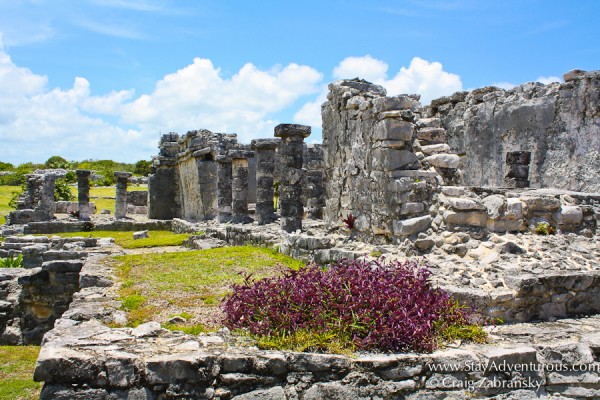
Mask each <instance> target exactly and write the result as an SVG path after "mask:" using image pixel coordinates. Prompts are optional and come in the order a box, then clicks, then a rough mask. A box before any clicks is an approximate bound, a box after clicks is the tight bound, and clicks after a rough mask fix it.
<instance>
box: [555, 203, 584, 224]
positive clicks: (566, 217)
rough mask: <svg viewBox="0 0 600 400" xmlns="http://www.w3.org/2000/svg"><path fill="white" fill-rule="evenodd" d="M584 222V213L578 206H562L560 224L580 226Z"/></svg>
mask: <svg viewBox="0 0 600 400" xmlns="http://www.w3.org/2000/svg"><path fill="white" fill-rule="evenodd" d="M582 220H583V212H582V211H581V208H580V207H577V206H562V207H561V210H560V216H559V217H558V223H559V224H561V225H579V224H581V221H582Z"/></svg>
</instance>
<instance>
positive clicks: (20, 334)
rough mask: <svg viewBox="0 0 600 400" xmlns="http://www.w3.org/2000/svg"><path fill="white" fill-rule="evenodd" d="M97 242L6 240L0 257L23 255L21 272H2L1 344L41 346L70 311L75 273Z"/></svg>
mask: <svg viewBox="0 0 600 400" xmlns="http://www.w3.org/2000/svg"><path fill="white" fill-rule="evenodd" d="M96 245H97V239H84V238H54V239H49V238H48V237H43V236H42V237H34V236H25V237H7V238H6V239H5V241H4V243H2V244H1V245H0V257H7V256H17V255H18V254H22V255H23V266H24V268H14V269H13V268H10V269H9V268H0V344H4V345H21V344H22V345H30V344H37V345H39V344H40V343H41V341H42V337H43V336H44V334H45V333H46V332H48V331H49V330H51V329H52V328H53V327H54V322H55V321H56V320H57V319H58V318H60V317H61V315H62V314H63V313H64V312H65V311H66V310H67V309H68V308H69V304H70V303H71V300H72V298H73V293H75V292H77V291H78V290H79V288H80V286H79V272H80V270H81V268H82V266H83V264H84V260H85V259H86V258H87V255H88V253H87V252H85V251H82V249H83V248H89V247H94V246H96Z"/></svg>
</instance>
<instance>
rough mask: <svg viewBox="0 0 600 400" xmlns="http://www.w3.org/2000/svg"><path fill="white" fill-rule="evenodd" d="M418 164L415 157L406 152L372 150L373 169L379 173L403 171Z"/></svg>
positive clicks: (411, 153)
mask: <svg viewBox="0 0 600 400" xmlns="http://www.w3.org/2000/svg"><path fill="white" fill-rule="evenodd" d="M415 162H418V158H417V156H416V155H415V154H414V153H413V152H411V151H408V150H396V149H385V148H384V149H375V150H373V163H372V165H373V169H374V170H379V171H394V170H396V169H403V168H405V167H407V166H410V165H412V164H413V163H415Z"/></svg>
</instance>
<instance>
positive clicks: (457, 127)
mask: <svg viewBox="0 0 600 400" xmlns="http://www.w3.org/2000/svg"><path fill="white" fill-rule="evenodd" d="M599 98H600V71H590V72H585V71H579V72H577V73H571V72H568V73H566V74H565V76H564V82H563V83H551V84H548V85H544V84H542V83H539V82H529V83H525V84H523V85H519V86H516V87H514V88H512V89H510V90H503V89H500V88H497V87H493V86H488V87H484V88H480V89H475V90H473V91H470V92H457V93H454V94H453V95H451V96H447V97H442V98H439V99H435V100H433V101H432V102H431V105H430V106H429V107H428V109H427V110H426V116H429V117H437V118H439V119H440V120H441V122H442V125H441V126H442V127H443V128H445V132H446V135H447V143H448V144H449V145H450V148H451V149H452V152H454V153H456V154H458V155H461V159H462V161H463V162H462V167H461V169H462V171H463V174H464V184H465V185H469V186H493V187H500V186H503V183H504V182H503V181H504V177H505V176H506V175H507V167H508V165H507V164H506V159H505V157H506V154H507V153H509V152H514V151H527V152H531V163H530V164H529V177H528V180H529V181H530V182H531V185H530V186H531V187H533V188H556V189H564V190H573V191H578V192H597V191H600V168H598V165H600V151H599V150H598V149H600V114H598V100H599Z"/></svg>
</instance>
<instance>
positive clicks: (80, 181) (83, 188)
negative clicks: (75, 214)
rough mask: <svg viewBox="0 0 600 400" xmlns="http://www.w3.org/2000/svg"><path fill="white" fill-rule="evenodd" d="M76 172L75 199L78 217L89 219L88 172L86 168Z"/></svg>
mask: <svg viewBox="0 0 600 400" xmlns="http://www.w3.org/2000/svg"><path fill="white" fill-rule="evenodd" d="M75 173H76V174H77V191H78V194H77V201H78V203H79V219H80V220H81V221H89V220H90V174H91V173H92V172H91V171H89V170H86V169H78V170H77V171H75Z"/></svg>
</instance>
